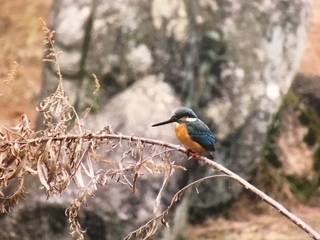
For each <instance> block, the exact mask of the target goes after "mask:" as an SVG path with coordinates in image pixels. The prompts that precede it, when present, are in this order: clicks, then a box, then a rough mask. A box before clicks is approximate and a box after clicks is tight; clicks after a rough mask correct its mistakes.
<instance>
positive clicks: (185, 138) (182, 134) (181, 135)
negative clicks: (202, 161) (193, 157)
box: [174, 123, 204, 153]
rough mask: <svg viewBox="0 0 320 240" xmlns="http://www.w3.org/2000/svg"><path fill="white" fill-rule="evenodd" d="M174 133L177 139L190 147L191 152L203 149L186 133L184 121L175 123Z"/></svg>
mask: <svg viewBox="0 0 320 240" xmlns="http://www.w3.org/2000/svg"><path fill="white" fill-rule="evenodd" d="M174 130H175V133H176V136H177V138H178V140H179V141H180V142H181V143H182V144H183V145H184V146H185V147H186V148H188V149H191V150H192V151H193V152H198V153H200V152H203V151H204V149H203V147H201V145H200V144H198V143H196V142H195V141H193V140H192V139H191V138H190V136H189V134H188V129H187V126H186V125H185V124H184V123H181V124H179V125H176V126H175V128H174Z"/></svg>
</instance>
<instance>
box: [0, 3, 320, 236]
mask: <svg viewBox="0 0 320 240" xmlns="http://www.w3.org/2000/svg"><path fill="white" fill-rule="evenodd" d="M242 2H243V3H237V2H236V1H225V0H224V1H222V0H201V1H197V2H196V1H191V0H190V1H188V0H185V1H178V0H175V1H166V0H153V1H143V0H132V1H129V0H127V1H88V0H86V1H85V0H79V1H64V0H55V1H53V2H50V1H40V0H33V1H30V0H26V1H8V0H7V1H6V0H0V6H1V11H0V46H1V49H0V80H1V81H0V94H1V95H0V101H1V103H2V106H3V107H2V108H1V111H0V124H1V125H5V126H7V127H11V126H15V125H16V124H17V123H18V122H19V118H20V116H21V114H23V113H26V114H27V115H28V117H29V118H30V120H31V122H32V123H33V126H34V127H35V128H37V129H41V127H42V125H41V122H42V119H41V116H38V114H37V112H36V106H37V105H38V104H39V102H40V101H41V100H42V99H44V98H45V97H46V96H48V95H49V94H50V93H52V92H53V91H54V90H55V87H56V85H57V77H56V75H55V70H54V68H53V66H52V65H50V64H43V62H42V58H43V49H44V47H43V44H42V39H43V32H42V24H41V22H40V21H39V18H40V17H41V18H43V19H44V20H45V21H46V22H47V24H48V25H49V27H50V28H51V29H53V30H55V31H56V33H55V41H56V48H57V50H59V51H60V50H61V51H63V55H61V57H60V65H61V71H62V75H63V78H64V83H65V87H66V91H67V94H68V96H69V98H70V101H71V102H72V104H73V105H74V106H75V107H76V109H77V110H78V111H79V112H83V111H84V110H85V109H86V108H87V107H88V106H91V105H93V109H92V113H91V115H90V116H89V117H88V119H87V123H86V126H87V127H88V128H90V129H92V130H97V129H99V128H101V127H103V125H104V124H110V125H111V126H112V128H113V130H114V132H121V133H123V134H126V135H131V134H134V135H136V136H142V137H150V138H156V139H160V140H166V141H169V142H174V143H177V140H175V138H174V136H173V131H172V126H167V127H163V128H161V129H151V128H150V126H151V125H152V124H153V123H156V122H159V121H162V120H165V119H167V118H169V117H170V116H171V115H172V113H173V112H174V110H175V109H177V108H178V107H180V106H188V107H191V108H193V109H194V110H195V112H196V113H197V114H198V116H200V117H201V119H203V121H204V122H206V123H207V124H208V125H209V126H210V128H211V129H212V131H213V133H214V134H215V135H216V137H217V140H218V143H217V145H216V149H217V151H216V161H218V162H220V163H222V164H223V165H224V166H226V167H228V168H229V169H231V170H232V171H235V172H236V173H237V174H239V175H240V176H242V177H243V178H245V179H246V180H248V181H250V182H251V183H252V184H254V185H255V186H256V187H258V188H259V189H261V190H262V191H264V192H265V193H267V194H268V195H269V196H271V197H272V198H274V199H276V200H277V201H279V202H280V203H281V204H283V205H284V206H285V207H286V208H288V209H289V210H290V211H291V212H293V213H294V214H296V215H297V216H298V217H300V218H301V219H303V220H304V221H305V222H306V223H308V224H309V225H310V226H312V227H313V228H314V229H315V230H317V231H318V232H319V231H320V220H319V219H320V211H319V210H320V209H319V206H320V192H319V185H320V178H319V169H320V130H319V129H320V120H319V116H320V81H319V75H320V68H319V66H320V65H319V63H320V46H319V42H320V33H319V31H318V29H319V27H320V1H319V0H315V1H311V0H310V1H308V0H305V1H300V0H296V1H292V0H274V1H263V0H259V1H254V2H252V3H250V2H249V1H242ZM244 2H245V3H244ZM14 61H16V62H17V63H18V64H19V66H18V70H17V75H16V78H15V79H14V81H12V82H9V83H8V82H6V81H4V80H5V79H7V75H8V73H9V72H10V70H11V69H12V68H13V66H14V63H13V62H14ZM93 73H94V74H96V75H97V77H98V78H99V80H100V84H101V90H100V95H99V97H98V99H97V100H96V101H94V98H95V97H94V95H93V91H94V80H93V78H92V74H93ZM178 156H179V155H178ZM113 158H114V159H115V160H116V159H117V155H114V156H113ZM180 158H181V156H180V157H179V159H180ZM186 167H187V168H188V169H189V171H188V173H180V174H176V175H175V176H174V177H173V179H172V182H170V184H171V186H169V187H168V196H167V198H165V199H164V202H163V203H162V205H163V206H162V207H165V206H166V205H167V203H168V201H169V199H170V196H172V195H173V194H174V193H175V192H176V191H177V190H178V189H179V188H180V187H181V186H184V185H185V184H187V183H188V182H190V181H192V180H194V179H197V178H200V177H203V176H205V175H208V174H210V173H211V174H212V172H210V171H209V170H204V168H201V166H197V165H196V164H194V163H186ZM158 180H159V179H158ZM143 181H145V182H146V183H147V184H149V185H144V186H148V189H147V190H145V189H144V190H141V192H140V193H138V194H136V195H133V194H132V193H131V192H130V191H127V190H125V189H122V188H121V187H120V188H119V189H118V192H117V191H114V192H112V193H111V192H110V190H106V191H105V192H102V193H99V194H98V196H97V197H96V198H95V199H94V200H93V201H91V202H90V203H89V204H88V206H87V207H86V208H85V209H84V210H83V216H80V217H81V219H82V223H83V224H84V226H85V228H86V229H88V231H87V233H86V239H120V237H123V236H125V235H126V234H127V233H129V232H130V230H132V229H134V228H135V227H137V226H140V225H141V224H142V223H144V222H145V221H146V220H147V219H150V218H152V216H153V213H152V208H150V202H151V203H153V201H154V197H155V196H156V193H157V190H158V189H159V186H161V182H158V183H157V181H155V183H154V182H153V180H152V178H151V179H145V180H143ZM29 184H30V188H29V191H28V192H29V193H31V192H30V191H31V189H34V191H35V193H32V194H30V195H32V196H27V197H26V200H25V201H22V202H21V203H20V205H19V207H17V208H16V209H14V211H13V213H12V214H10V215H5V214H1V219H2V220H1V227H2V228H3V229H6V230H7V231H5V232H3V233H0V236H1V239H72V238H71V236H70V235H69V234H68V221H67V218H66V217H65V216H64V209H65V207H66V206H68V203H70V196H71V195H72V194H74V193H73V192H72V190H70V192H68V191H69V190H67V194H66V195H64V196H62V197H60V199H59V198H52V199H49V200H46V198H45V197H44V196H42V195H44V194H43V192H41V191H39V186H40V183H39V182H36V181H34V182H33V181H30V183H29ZM112 187H113V186H112V185H111V186H109V185H108V186H107V187H106V188H112ZM148 190H150V191H148ZM199 192H200V193H199V194H196V193H195V192H192V191H191V192H190V193H188V194H186V196H185V198H184V200H183V201H182V203H180V205H179V206H178V207H177V208H175V209H174V210H173V211H172V216H171V219H172V221H171V223H172V230H171V232H170V233H168V231H166V230H164V231H161V230H159V234H158V235H157V236H155V238H154V239H180V240H182V239H183V240H188V239H201V240H202V239H268V240H271V239H272V240H276V239H279V240H280V239H309V237H308V236H307V234H306V233H305V232H303V231H302V230H301V229H299V228H298V227H296V226H295V225H294V224H293V223H291V222H290V221H288V220H287V219H286V218H285V217H283V216H282V215H280V214H279V213H278V212H277V211H276V210H274V209H273V208H271V207H270V206H268V205H267V204H266V203H264V202H262V201H261V199H259V198H258V197H256V196H254V195H253V194H251V193H250V192H248V191H243V189H242V187H241V186H240V185H238V184H236V183H230V181H228V180H225V179H215V180H212V181H207V182H206V183H204V184H202V185H200V188H199ZM69 193H70V194H69ZM39 196H40V197H39ZM41 196H42V197H41ZM119 199H120V200H119ZM119 201H120V202H121V204H120V205H119V204H118V205H117V204H116V203H118V202H119ZM151 205H152V204H151ZM141 209H144V211H143V213H142V212H141ZM135 213H137V214H136V215H135ZM39 226H41V227H39Z"/></svg>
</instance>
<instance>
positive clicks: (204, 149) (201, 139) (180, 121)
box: [152, 107, 216, 158]
mask: <svg viewBox="0 0 320 240" xmlns="http://www.w3.org/2000/svg"><path fill="white" fill-rule="evenodd" d="M168 123H175V128H174V131H175V134H176V137H177V139H178V140H179V141H180V142H181V143H182V144H183V145H184V146H185V147H186V148H187V154H188V155H189V154H190V153H192V155H191V156H192V157H196V156H198V155H200V154H205V155H208V154H210V155H211V156H212V158H213V152H214V151H215V148H214V143H215V142H216V140H215V137H214V136H213V134H212V132H211V130H210V128H209V127H208V126H207V125H206V124H205V123H204V122H202V121H201V120H200V119H199V118H198V116H197V115H196V114H195V113H194V112H193V111H192V109H190V108H187V107H182V108H179V109H178V110H176V111H175V113H174V114H173V116H172V117H171V118H170V119H169V120H167V121H163V122H160V123H156V124H154V125H152V127H157V126H161V125H165V124H168Z"/></svg>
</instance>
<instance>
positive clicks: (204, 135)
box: [187, 120, 216, 151]
mask: <svg viewBox="0 0 320 240" xmlns="http://www.w3.org/2000/svg"><path fill="white" fill-rule="evenodd" d="M187 129H188V132H189V135H190V136H191V139H192V140H194V141H196V142H197V143H199V144H200V145H201V146H202V147H204V148H205V149H207V150H209V151H215V149H214V145H213V144H214V143H215V142H216V140H215V138H214V136H213V134H212V133H211V130H210V128H209V127H208V126H207V125H206V124H205V123H204V122H202V121H201V120H197V121H196V122H192V123H187ZM191 133H192V134H191Z"/></svg>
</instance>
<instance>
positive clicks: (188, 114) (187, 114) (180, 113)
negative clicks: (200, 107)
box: [152, 107, 198, 127]
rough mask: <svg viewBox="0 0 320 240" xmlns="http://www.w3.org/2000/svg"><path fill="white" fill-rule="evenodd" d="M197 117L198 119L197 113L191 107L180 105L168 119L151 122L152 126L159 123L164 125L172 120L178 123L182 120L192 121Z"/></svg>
mask: <svg viewBox="0 0 320 240" xmlns="http://www.w3.org/2000/svg"><path fill="white" fill-rule="evenodd" d="M197 119H198V117H197V115H196V114H195V113H194V112H193V111H192V109H191V108H187V107H182V108H179V109H178V110H176V111H175V112H174V114H173V115H172V117H171V118H170V119H169V120H167V121H164V122H160V123H156V124H153V125H152V127H157V126H161V125H165V124H168V123H173V122H175V123H178V124H180V123H182V122H184V121H190V122H194V121H196V120H197Z"/></svg>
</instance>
